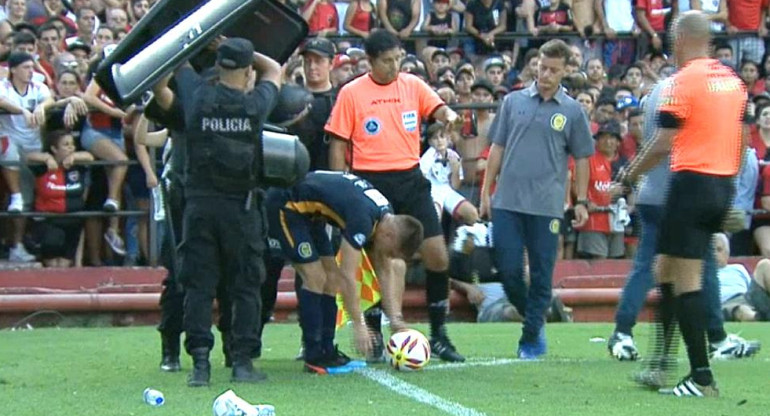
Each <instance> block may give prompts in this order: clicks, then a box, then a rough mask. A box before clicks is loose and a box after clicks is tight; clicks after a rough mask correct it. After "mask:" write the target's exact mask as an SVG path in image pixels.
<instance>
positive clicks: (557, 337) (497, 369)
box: [0, 324, 770, 416]
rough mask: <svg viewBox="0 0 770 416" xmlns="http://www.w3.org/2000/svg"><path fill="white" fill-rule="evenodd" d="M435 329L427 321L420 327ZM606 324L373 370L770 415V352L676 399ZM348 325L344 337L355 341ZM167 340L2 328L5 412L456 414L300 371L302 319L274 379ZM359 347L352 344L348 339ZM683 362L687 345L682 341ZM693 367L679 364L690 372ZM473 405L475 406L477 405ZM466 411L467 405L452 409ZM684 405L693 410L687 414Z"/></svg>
mask: <svg viewBox="0 0 770 416" xmlns="http://www.w3.org/2000/svg"><path fill="white" fill-rule="evenodd" d="M416 328H417V329H420V330H423V331H424V330H425V329H426V328H425V326H424V325H416ZM650 329H651V327H650V326H647V325H640V326H639V327H638V329H637V334H636V335H637V342H638V344H639V346H640V348H641V349H642V353H644V352H645V351H646V349H647V348H646V347H647V344H648V341H647V337H648V335H649V332H650ZM611 330H612V326H611V325H608V324H561V325H549V326H548V329H547V334H548V341H549V353H548V355H547V358H546V359H544V360H543V361H540V362H528V363H522V362H511V361H510V360H509V361H507V363H506V364H502V365H487V366H482V365H476V366H473V365H468V366H465V367H462V366H461V367H456V368H440V367H441V366H442V364H441V363H440V362H438V361H432V362H431V363H430V364H429V366H428V369H426V370H425V371H421V372H418V373H397V372H395V371H392V370H390V369H389V368H388V367H386V366H385V365H384V364H383V365H377V366H375V368H377V369H378V370H381V371H383V372H385V373H386V374H388V375H392V376H395V377H396V378H397V380H401V381H403V382H406V383H409V384H407V386H415V388H420V389H422V390H423V391H427V392H429V393H430V394H432V395H434V396H437V397H439V398H440V399H443V400H445V401H447V402H451V403H456V404H459V405H461V406H462V407H463V408H467V409H470V410H472V412H470V413H468V414H475V415H592V416H593V415H643V416H651V415H653V416H654V415H665V416H669V415H674V414H677V413H675V412H679V411H686V412H687V413H686V414H693V415H752V416H753V415H757V416H761V415H770V399H769V398H768V397H770V396H768V388H770V358H768V357H770V353H768V352H767V351H760V353H759V354H758V355H757V356H756V357H754V358H750V359H746V360H735V361H721V362H717V363H714V365H713V366H714V369H715V374H716V377H717V380H718V382H719V385H720V388H721V393H722V397H720V398H719V399H675V398H672V397H665V396H660V395H658V394H657V393H653V392H650V391H646V390H642V389H639V388H637V387H636V386H635V385H634V384H633V382H631V381H630V379H629V374H630V373H631V372H632V371H633V370H635V369H636V368H637V367H638V364H636V363H621V362H617V361H615V360H613V359H611V358H610V357H609V355H608V353H607V349H606V344H605V343H592V342H590V341H589V340H590V339H591V338H592V337H604V338H606V337H608V336H609V334H610V332H611ZM728 330H729V331H732V332H738V331H740V333H741V335H742V336H743V337H745V338H751V339H759V340H760V341H762V342H763V344H764V345H765V346H770V325H768V324H748V325H746V324H744V325H740V326H737V325H729V326H728ZM450 334H451V335H452V338H453V340H454V342H455V344H456V345H457V346H458V348H459V350H460V351H461V352H462V353H464V354H466V355H467V356H468V358H469V361H470V362H471V363H477V364H478V363H480V362H487V363H488V362H489V361H490V360H491V359H493V358H499V359H513V358H514V352H515V343H516V340H517V339H518V335H519V334H520V326H519V325H518V324H483V325H482V324H452V325H451V327H450ZM349 339H350V337H349V334H348V333H347V332H344V331H343V333H342V334H341V335H340V338H339V340H340V341H341V344H342V346H343V347H348V346H349V345H350V341H349ZM159 343H160V341H159V338H158V336H157V332H156V331H155V330H154V329H153V328H149V327H133V328H89V329H80V328H64V329H36V330H31V331H15V332H11V331H8V330H4V331H1V332H0V409H2V414H3V415H13V416H38V415H40V416H60V415H61V416H80V415H94V416H96V415H98V416H110V415H125V416H140V415H153V416H161V415H211V404H212V402H213V399H214V397H215V396H217V395H218V394H219V393H221V392H223V391H225V390H227V389H228V388H233V389H234V390H235V392H236V393H237V394H238V395H239V396H241V397H242V398H244V399H245V400H247V401H249V402H251V403H269V404H273V405H275V407H276V414H277V415H280V416H287V415H290V416H303V415H307V416H319V415H340V416H342V415H351V416H352V415H356V416H358V415H388V416H390V415H398V416H400V415H437V416H438V415H447V414H452V413H450V412H447V411H446V410H441V409H439V408H437V407H435V406H431V405H427V404H423V403H419V402H418V401H416V400H414V399H413V398H409V397H405V396H402V395H399V394H397V393H395V392H394V391H393V390H391V389H389V388H387V387H384V386H382V385H380V384H378V383H376V382H374V381H372V380H369V379H367V378H365V377H364V376H362V375H359V374H347V375H340V376H316V375H311V374H307V373H304V372H302V371H301V365H300V363H299V362H297V361H294V359H293V357H294V356H295V354H296V353H297V350H298V346H299V329H298V327H297V325H296V324H276V325H270V326H268V327H267V330H266V334H265V344H266V345H265V350H264V353H263V358H262V359H261V360H259V361H258V365H259V366H260V367H261V368H262V369H263V370H264V371H265V372H266V373H267V374H268V376H269V380H268V381H267V382H266V383H262V384H258V385H232V384H231V383H230V382H229V375H230V373H229V370H227V369H225V368H224V367H223V364H222V362H223V359H222V355H221V353H220V345H219V343H217V346H216V347H215V348H216V350H215V353H214V354H213V355H212V366H213V369H212V385H211V387H209V388H200V389H191V388H188V387H186V385H185V378H186V376H187V371H188V370H189V369H190V360H189V358H187V357H186V356H185V357H183V361H182V365H183V368H184V370H183V372H181V373H175V374H165V373H161V372H160V371H159V370H158V361H159V349H160V347H159ZM768 348H770V347H768ZM344 349H346V350H349V347H348V348H344ZM680 355H681V357H682V359H684V348H683V347H682V348H680ZM686 367H687V364H686V362H685V361H680V365H679V370H680V375H684V372H685V369H686ZM146 387H153V388H156V389H158V390H160V391H162V392H163V393H164V394H165V396H166V404H165V405H164V406H162V407H159V408H153V407H150V406H148V405H146V404H144V403H143V402H142V399H141V397H142V391H143V390H144V388H146ZM474 412H475V413H474ZM454 414H460V413H457V412H456V413H454ZM679 414H685V413H679Z"/></svg>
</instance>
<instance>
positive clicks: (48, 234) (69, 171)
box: [27, 130, 94, 267]
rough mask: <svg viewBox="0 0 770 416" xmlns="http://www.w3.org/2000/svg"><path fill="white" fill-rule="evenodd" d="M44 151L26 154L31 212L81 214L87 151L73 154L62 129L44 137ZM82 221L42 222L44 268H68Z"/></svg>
mask: <svg viewBox="0 0 770 416" xmlns="http://www.w3.org/2000/svg"><path fill="white" fill-rule="evenodd" d="M44 141H45V144H46V151H43V152H34V153H30V154H29V155H27V159H28V160H29V161H30V162H37V163H42V164H33V165H31V166H30V169H31V170H32V172H33V174H34V175H35V195H36V198H35V211H39V212H56V213H67V212H77V211H82V210H83V206H84V196H85V191H86V183H85V177H86V170H87V169H86V167H85V166H76V165H75V164H76V163H78V162H90V161H92V160H94V157H93V156H92V155H91V154H90V153H88V152H77V151H75V139H74V138H73V137H72V135H71V134H69V133H67V132H66V131H64V130H56V131H52V132H50V133H48V134H46V137H45V139H44ZM82 230H83V220H82V219H79V218H49V219H46V220H44V222H43V232H42V244H41V256H42V260H43V265H45V266H46V267H70V266H72V264H73V262H74V260H75V254H76V252H77V250H78V246H79V244H80V234H81V231H82Z"/></svg>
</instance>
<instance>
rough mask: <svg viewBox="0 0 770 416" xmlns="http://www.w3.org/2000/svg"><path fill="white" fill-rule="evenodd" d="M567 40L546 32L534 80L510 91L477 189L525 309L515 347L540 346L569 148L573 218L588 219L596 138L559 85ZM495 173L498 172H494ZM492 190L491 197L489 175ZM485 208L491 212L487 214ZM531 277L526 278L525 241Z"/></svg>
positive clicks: (510, 284)
mask: <svg viewBox="0 0 770 416" xmlns="http://www.w3.org/2000/svg"><path fill="white" fill-rule="evenodd" d="M570 56H572V51H571V50H570V48H569V46H567V44H566V43H564V42H563V41H561V40H551V41H548V42H547V43H545V44H544V45H543V46H542V47H541V48H540V63H539V66H538V80H537V82H536V83H535V84H533V85H531V86H530V87H529V88H526V89H523V90H520V91H516V92H513V93H511V94H508V95H507V96H506V97H505V99H504V101H503V104H502V107H501V108H500V111H499V112H498V116H497V117H496V118H495V122H494V123H493V124H492V127H491V128H490V132H489V138H490V140H491V141H492V148H491V150H490V154H489V160H488V162H487V163H488V164H487V174H486V180H485V181H484V184H483V188H482V194H481V212H482V215H486V216H487V218H489V217H490V216H491V218H492V223H493V224H494V228H493V240H494V245H495V261H496V265H497V269H498V272H499V274H500V280H501V281H502V283H503V287H504V288H505V292H506V295H507V296H508V299H509V300H510V301H511V303H512V304H513V305H514V306H516V309H517V310H518V311H520V312H522V315H524V327H523V330H522V332H523V333H522V336H521V338H520V339H519V349H518V355H519V358H522V359H536V358H538V357H539V356H541V355H543V354H545V352H546V341H545V334H544V331H543V326H544V325H545V312H546V309H547V308H548V305H549V302H550V301H551V279H552V275H553V268H554V264H555V262H556V252H557V246H558V240H559V228H560V225H561V221H562V218H563V217H564V195H565V194H566V181H567V161H568V156H569V155H572V156H573V157H574V158H575V175H576V188H577V197H578V199H577V202H576V204H575V221H573V226H576V227H579V226H582V225H583V224H585V222H586V221H587V220H588V210H587V204H588V201H587V199H586V196H587V192H588V189H587V188H588V157H589V156H591V155H592V154H593V152H594V141H593V138H592V136H591V131H590V128H589V126H588V119H587V118H586V116H585V114H584V113H583V111H582V110H581V107H580V104H578V103H577V101H575V100H573V99H572V98H570V97H569V96H568V95H567V94H566V93H565V92H564V89H563V88H562V87H561V80H562V78H563V77H564V75H566V71H565V67H566V65H567V60H568V59H569V57H570ZM498 174H499V175H498ZM495 179H497V182H498V184H497V190H496V192H495V195H494V199H493V200H492V201H491V203H490V187H491V183H492V182H493V181H495ZM490 214H491V215H490ZM525 248H526V249H527V253H528V259H529V266H530V284H529V288H527V286H526V284H525V282H524V273H523V271H524V249H525Z"/></svg>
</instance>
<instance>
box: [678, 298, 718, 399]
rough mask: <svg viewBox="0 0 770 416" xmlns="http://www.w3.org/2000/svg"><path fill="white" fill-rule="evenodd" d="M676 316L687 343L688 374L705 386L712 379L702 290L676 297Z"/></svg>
mask: <svg viewBox="0 0 770 416" xmlns="http://www.w3.org/2000/svg"><path fill="white" fill-rule="evenodd" d="M677 317H678V318H679V328H680V329H681V330H682V338H683V339H684V343H685V345H687V357H688V358H689V359H690V369H691V372H690V375H691V376H692V378H693V380H695V382H696V383H698V384H700V385H701V386H707V385H709V384H711V382H712V381H714V377H713V376H712V374H711V369H710V368H709V359H708V349H707V347H706V304H705V302H704V300H703V291H701V290H697V291H694V292H686V293H682V294H680V295H679V296H678V297H677Z"/></svg>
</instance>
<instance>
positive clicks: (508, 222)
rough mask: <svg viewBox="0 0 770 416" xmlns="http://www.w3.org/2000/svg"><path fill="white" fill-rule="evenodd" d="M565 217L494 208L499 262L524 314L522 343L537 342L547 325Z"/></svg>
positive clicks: (510, 294) (509, 290) (503, 278)
mask: <svg viewBox="0 0 770 416" xmlns="http://www.w3.org/2000/svg"><path fill="white" fill-rule="evenodd" d="M560 225H561V220H560V219H558V218H551V217H545V216H539V215H529V214H522V213H519V212H514V211H509V210H505V209H492V238H493V241H494V246H495V263H496V265H497V271H498V273H499V275H500V281H501V282H502V284H503V288H504V289H505V294H506V295H507V296H508V300H509V301H510V302H511V304H513V306H515V307H516V310H518V311H519V313H522V311H523V313H522V315H523V316H524V328H523V334H522V337H521V341H520V342H521V343H533V342H536V340H537V339H538V335H539V333H540V331H541V329H542V328H543V325H545V313H546V311H547V309H548V306H549V305H550V303H551V285H552V282H551V280H552V278H553V268H554V265H555V263H556V252H557V248H558V243H559V227H560ZM524 248H526V249H527V256H528V259H529V276H530V283H529V288H527V284H526V282H525V281H524Z"/></svg>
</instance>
